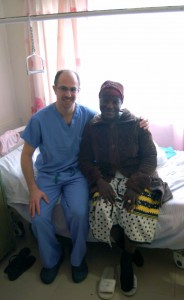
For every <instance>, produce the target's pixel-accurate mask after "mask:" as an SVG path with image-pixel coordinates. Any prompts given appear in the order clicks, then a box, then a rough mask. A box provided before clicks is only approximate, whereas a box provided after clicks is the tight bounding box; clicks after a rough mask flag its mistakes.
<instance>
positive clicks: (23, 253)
mask: <svg viewBox="0 0 184 300" xmlns="http://www.w3.org/2000/svg"><path fill="white" fill-rule="evenodd" d="M30 252H31V251H30V249H29V248H28V247H24V248H22V249H21V250H20V252H19V253H18V254H15V255H12V256H11V257H10V259H9V263H8V265H7V267H6V268H5V269H4V273H6V274H8V273H9V271H10V270H11V269H15V268H16V267H17V265H19V264H20V263H21V262H22V259H24V258H25V257H27V256H28V255H29V254H30Z"/></svg>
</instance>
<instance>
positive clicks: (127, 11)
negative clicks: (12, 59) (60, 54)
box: [0, 5, 184, 24]
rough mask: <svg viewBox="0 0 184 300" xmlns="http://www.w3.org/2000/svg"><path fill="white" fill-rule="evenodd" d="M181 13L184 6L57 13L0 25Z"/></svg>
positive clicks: (1, 21)
mask: <svg viewBox="0 0 184 300" xmlns="http://www.w3.org/2000/svg"><path fill="white" fill-rule="evenodd" d="M181 11H184V5H180V6H160V7H141V8H125V9H109V10H94V11H79V12H70V13H55V14H44V15H30V16H20V17H7V18H0V24H14V23H25V22H29V21H30V20H31V21H35V22H37V21H46V20H56V19H69V18H70V19H72V18H85V17H96V16H109V15H122V14H142V13H162V12H181Z"/></svg>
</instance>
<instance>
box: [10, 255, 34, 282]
mask: <svg viewBox="0 0 184 300" xmlns="http://www.w3.org/2000/svg"><path fill="white" fill-rule="evenodd" d="M35 261H36V258H35V257H34V256H33V255H29V256H27V257H23V258H22V260H21V261H18V263H17V265H14V267H13V268H10V269H9V271H8V273H7V274H8V278H9V280H11V281H13V280H16V279H17V278H18V277H19V276H20V275H22V273H24V272H25V271H27V270H28V269H29V268H31V267H32V265H33V264H34V263H35Z"/></svg>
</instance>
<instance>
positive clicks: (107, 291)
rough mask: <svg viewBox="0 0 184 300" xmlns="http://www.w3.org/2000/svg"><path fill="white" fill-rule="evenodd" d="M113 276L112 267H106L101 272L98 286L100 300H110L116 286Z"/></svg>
mask: <svg viewBox="0 0 184 300" xmlns="http://www.w3.org/2000/svg"><path fill="white" fill-rule="evenodd" d="M114 275H115V274H114V268H113V267H106V268H105V269H104V270H103V273H102V276H101V279H100V282H99V286H98V295H99V297H100V298H101V299H111V298H112V297H113V295H114V290H115V286H116V280H115V279H114Z"/></svg>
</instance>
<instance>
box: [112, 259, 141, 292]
mask: <svg viewBox="0 0 184 300" xmlns="http://www.w3.org/2000/svg"><path fill="white" fill-rule="evenodd" d="M117 273H118V278H119V280H118V281H119V286H120V289H121V291H122V293H123V295H125V296H133V295H134V294H135V293H136V291H137V277H136V275H135V274H134V283H133V287H132V289H131V290H130V291H128V292H125V291H124V290H123V289H122V288H121V282H120V265H118V266H117Z"/></svg>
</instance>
